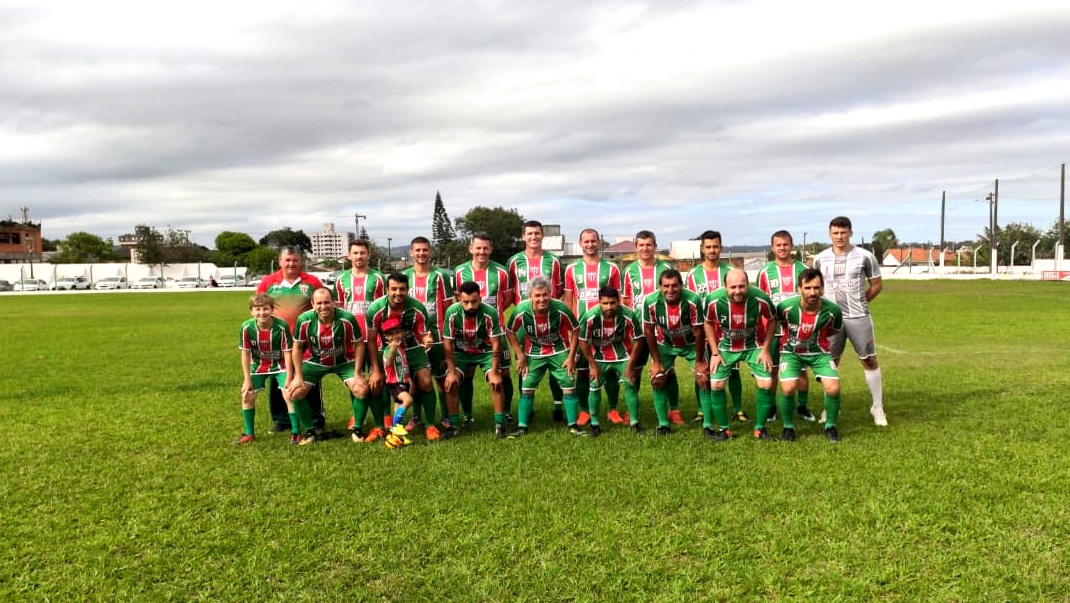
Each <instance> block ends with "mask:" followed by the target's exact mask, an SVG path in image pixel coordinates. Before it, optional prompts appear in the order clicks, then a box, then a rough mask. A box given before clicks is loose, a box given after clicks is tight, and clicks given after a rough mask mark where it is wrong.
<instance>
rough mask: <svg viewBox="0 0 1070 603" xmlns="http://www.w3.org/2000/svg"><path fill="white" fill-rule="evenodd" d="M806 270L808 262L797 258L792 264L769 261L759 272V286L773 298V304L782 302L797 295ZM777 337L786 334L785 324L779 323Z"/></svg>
mask: <svg viewBox="0 0 1070 603" xmlns="http://www.w3.org/2000/svg"><path fill="white" fill-rule="evenodd" d="M803 270H806V264H804V263H802V262H800V261H798V260H796V261H794V262H792V263H791V265H790V266H781V265H779V264H777V263H776V262H767V263H766V264H765V267H764V268H762V271H761V272H759V273H758V283H757V285H758V288H759V289H761V290H762V291H764V292H765V293H766V295H768V296H769V299H771V300H773V306H776V305H777V304H779V303H780V302H782V301H784V300H786V299H790V298H792V297H797V296H798V295H799V293H800V291H799V275H800V274H802V271H803ZM776 334H777V337H780V336H783V335H784V325H777V327H776Z"/></svg>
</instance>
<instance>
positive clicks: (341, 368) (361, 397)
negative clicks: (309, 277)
mask: <svg viewBox="0 0 1070 603" xmlns="http://www.w3.org/2000/svg"><path fill="white" fill-rule="evenodd" d="M291 355H292V360H293V369H294V376H293V379H292V380H291V381H290V396H291V397H292V398H293V405H294V409H295V410H296V411H297V414H298V416H300V417H301V422H302V423H305V420H304V416H305V413H307V412H308V404H307V403H306V402H305V396H307V395H308V393H309V392H310V391H311V390H312V388H313V387H315V386H317V385H319V384H320V381H321V380H322V379H323V377H324V376H325V375H331V374H333V375H338V377H339V378H340V379H341V380H342V383H345V385H346V388H348V389H349V393H350V402H351V404H352V406H353V414H354V416H356V415H357V414H358V413H357V411H358V409H359V408H361V407H365V405H366V404H367V402H366V398H367V397H368V382H367V381H365V379H364V375H361V374H360V373H359V372H357V371H356V369H355V367H357V366H361V365H362V363H363V362H364V333H363V332H362V331H361V328H360V323H359V322H358V321H357V317H356V316H353V315H352V314H350V313H349V312H348V311H347V310H343V309H341V308H338V307H336V306H335V304H334V297H333V296H332V295H331V290H330V289H328V288H326V287H322V286H321V287H317V288H316V289H315V290H314V291H313V292H312V309H311V310H309V311H308V312H304V313H302V314H301V315H300V316H298V317H297V326H296V327H295V328H294V344H293V351H292V352H291ZM316 437H317V434H316V430H315V429H309V430H307V431H305V437H304V438H302V439H301V444H311V443H312V442H315V441H316Z"/></svg>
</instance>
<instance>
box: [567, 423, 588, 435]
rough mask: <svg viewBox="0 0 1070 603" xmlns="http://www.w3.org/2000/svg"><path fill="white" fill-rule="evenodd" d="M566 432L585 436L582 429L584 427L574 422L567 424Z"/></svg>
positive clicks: (585, 433)
mask: <svg viewBox="0 0 1070 603" xmlns="http://www.w3.org/2000/svg"><path fill="white" fill-rule="evenodd" d="M568 432H569V433H571V434H572V435H574V436H584V437H587V432H586V431H584V429H583V428H582V427H580V426H579V425H577V424H576V423H573V424H572V425H569V426H568Z"/></svg>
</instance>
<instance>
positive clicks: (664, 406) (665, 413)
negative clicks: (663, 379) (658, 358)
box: [654, 379, 671, 426]
mask: <svg viewBox="0 0 1070 603" xmlns="http://www.w3.org/2000/svg"><path fill="white" fill-rule="evenodd" d="M669 381H671V379H670V380H669ZM666 389H668V388H662V389H656V390H654V414H656V415H658V426H662V425H668V424H669V394H668V393H666V391H665V390H666Z"/></svg>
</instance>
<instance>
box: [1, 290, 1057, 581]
mask: <svg viewBox="0 0 1070 603" xmlns="http://www.w3.org/2000/svg"><path fill="white" fill-rule="evenodd" d="M1068 293H1070V291H1068V290H1067V288H1066V286H1065V284H1061V283H1005V282H997V283H989V282H975V283H949V282H939V281H938V282H926V283H910V282H898V281H892V282H890V283H889V284H888V287H887V289H886V291H885V293H884V294H882V296H881V297H880V299H879V300H878V301H877V302H876V303H875V304H874V312H875V317H876V323H877V339H878V344H879V346H880V359H881V363H882V365H883V367H884V378H885V397H886V407H887V409H888V415H889V421H890V423H891V426H890V427H889V428H887V429H878V428H876V427H874V426H873V425H872V422H871V420H870V418H869V415H868V410H867V409H868V406H869V396H868V391H867V390H866V388H865V385H864V382H863V380H862V377H861V368H860V367H859V365H858V363H857V362H855V361H853V360H851V361H849V362H845V363H844V365H845V366H844V367H842V372H843V374H844V380H843V381H844V382H843V390H844V410H843V412H842V414H841V418H840V422H839V426H840V430H841V434H842V435H843V437H844V440H843V442H842V443H840V444H839V445H832V444H829V443H828V442H826V441H825V439H824V437H823V436H822V435H821V433H820V429H819V427H818V426H816V425H813V424H807V423H801V422H800V423H798V424H797V425H798V428H799V432H800V440H799V441H798V442H796V443H795V444H788V443H782V442H774V443H760V442H755V441H753V440H751V439H750V438H739V439H737V440H735V441H732V442H728V443H724V444H715V443H712V442H707V441H704V440H702V438H701V437H700V435H699V430H698V429H697V428H696V427H692V426H690V425H689V426H687V427H685V428H684V429H683V430H681V431H679V432H678V433H677V434H675V435H674V436H672V437H670V438H666V439H654V438H652V437H639V438H637V437H635V436H632V435H631V434H630V433H627V430H625V429H621V428H617V427H615V426H608V427H607V429H606V433H605V435H603V437H601V438H598V439H589V438H584V439H579V438H574V437H571V436H569V435H568V434H566V433H565V432H564V430H563V429H560V428H556V427H551V426H550V423H549V421H548V420H547V419H548V407H547V405H546V403H545V402H546V391H545V386H544V390H543V391H542V392H540V396H539V400H538V402H537V404H536V407H537V412H538V413H539V416H538V420H537V422H536V424H535V427H534V431H533V433H532V434H531V436H530V437H528V438H525V439H520V440H510V441H499V440H496V439H494V438H493V437H492V436H491V435H490V420H489V419H490V417H489V414H490V413H489V409H488V405H487V403H486V401H485V398H483V397H482V393H481V392H482V390H477V393H480V396H481V397H480V399H479V400H477V410H478V411H479V415H480V416H479V417H478V421H479V425H478V430H477V432H476V433H475V434H474V435H470V436H466V437H463V438H460V439H457V440H452V441H448V442H442V443H439V444H436V445H423V444H418V445H414V446H410V447H409V448H406V449H404V450H401V451H389V450H386V449H385V448H383V447H381V446H373V445H360V446H358V445H355V444H352V443H350V442H349V441H348V440H347V439H346V440H342V439H340V440H329V441H326V442H323V443H321V444H317V445H315V446H311V447H290V446H288V445H287V444H286V441H285V439H286V438H285V436H283V435H277V436H269V435H267V431H268V429H269V427H270V422H269V418H268V416H267V412H266V410H263V407H266V401H264V400H261V402H262V409H261V411H260V412H259V413H258V417H257V418H258V430H259V437H258V440H257V442H256V443H255V444H253V445H251V446H248V447H243V448H235V447H232V446H231V445H230V442H231V441H233V439H234V438H235V437H236V436H237V435H238V433H239V431H240V426H241V419H240V411H239V394H238V389H239V386H240V381H241V379H240V372H239V368H238V362H239V361H238V353H237V351H236V345H237V341H236V340H237V327H238V325H239V324H240V322H241V321H242V320H243V319H244V317H245V316H246V315H247V314H246V311H245V307H246V304H245V300H246V298H247V296H248V293H241V292H234V293H231V292H227V293H212V294H207V293H204V294H151V293H145V294H116V295H112V294H91V293H90V294H78V295H62V296H10V295H8V296H0V310H2V313H3V315H4V316H5V317H6V321H5V323H6V325H7V328H6V329H5V336H4V345H3V346H2V347H0V366H2V367H3V369H2V370H3V373H2V374H3V379H2V380H0V419H2V420H3V424H5V425H7V426H8V427H9V429H8V433H7V435H6V437H5V438H4V443H3V445H0V466H2V469H0V472H2V473H0V477H2V479H0V498H2V500H3V514H2V517H3V519H2V521H0V538H2V540H3V542H4V543H5V546H4V549H3V552H0V600H2V601H82V600H87V601H114V600H134V601H287V602H293V601H343V600H344V601H375V600H407V601H430V600H438V599H444V600H457V601H504V600H510V601H512V600H519V601H555V600H572V601H619V600H643V601H684V600H711V601H728V600H764V601H783V600H816V601H837V600H844V601H846V600H853V601H872V600H881V601H921V600H925V601H979V600H1023V601H1037V600H1065V599H1066V597H1067V595H1066V593H1068V592H1070V576H1068V574H1067V572H1066V571H1065V559H1066V558H1067V557H1068V556H1070V551H1067V550H1066V549H1067V544H1066V535H1067V534H1068V533H1070V477H1068V475H1070V472H1068V471H1067V467H1068V466H1070V447H1068V446H1067V445H1066V442H1067V441H1070V433H1068V431H1070V430H1068V429H1067V427H1066V421H1063V420H1062V413H1061V410H1062V408H1061V404H1063V403H1064V401H1065V398H1066V392H1067V390H1068V386H1070V376H1068V371H1067V365H1066V359H1067V354H1066V343H1065V342H1066V340H1067V335H1066V334H1067V332H1068V330H1070V313H1068V312H1067V300H1068V299H1070V295H1068ZM685 373H686V371H685ZM746 381H747V380H745V382H746ZM681 389H682V391H683V392H684V413H685V415H686V416H690V414H692V413H693V412H694V408H695V402H694V399H693V397H692V394H691V393H690V385H689V384H687V385H685V386H684V387H682V388H681ZM325 392H326V404H327V412H328V421H329V426H330V427H332V428H336V429H344V427H345V421H346V420H347V419H348V403H347V402H346V400H345V398H344V397H343V395H342V385H341V384H340V383H339V382H337V381H335V382H328V384H327V386H326V388H325ZM745 392H746V395H747V397H748V398H752V393H753V385H752V384H751V383H749V382H746V390H745ZM814 398H815V399H816V396H814ZM641 400H642V402H643V407H644V423H646V424H648V425H650V424H652V423H653V421H652V409H651V405H650V397H649V392H648V391H646V390H644V392H643V394H642V396H641ZM814 405H815V406H817V407H819V403H818V404H814ZM745 407H746V408H747V409H748V410H752V409H753V399H751V400H749V401H748V402H747V404H746V406H745ZM741 431H744V432H745V431H746V430H745V429H743V430H741ZM772 431H773V432H774V433H778V432H779V426H778V425H776V424H774V426H773V429H772Z"/></svg>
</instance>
